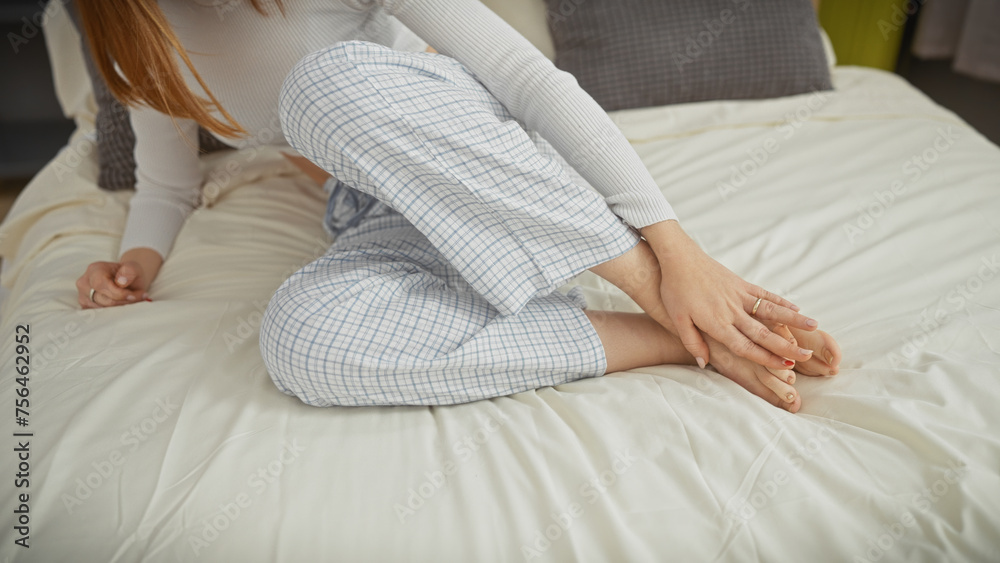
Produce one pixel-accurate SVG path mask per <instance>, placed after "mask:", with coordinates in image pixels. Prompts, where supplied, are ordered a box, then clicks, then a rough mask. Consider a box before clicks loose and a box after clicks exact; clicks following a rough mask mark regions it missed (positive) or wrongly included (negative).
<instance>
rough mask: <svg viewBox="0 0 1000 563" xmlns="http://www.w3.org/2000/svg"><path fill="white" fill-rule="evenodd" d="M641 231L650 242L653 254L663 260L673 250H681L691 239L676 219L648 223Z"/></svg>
mask: <svg viewBox="0 0 1000 563" xmlns="http://www.w3.org/2000/svg"><path fill="white" fill-rule="evenodd" d="M639 232H640V233H641V234H642V238H644V239H646V242H647V243H649V247H650V248H651V249H652V250H653V254H655V255H656V257H657V259H661V260H662V259H663V258H667V257H669V256H670V254H671V253H672V252H675V251H677V250H679V249H680V248H681V247H683V246H684V243H687V242H688V241H690V240H691V239H690V237H688V236H687V233H685V232H684V229H682V228H681V225H680V223H678V222H677V220H675V219H669V220H667V221H660V222H658V223H653V224H652V225H647V226H645V227H643V228H641V229H640V230H639Z"/></svg>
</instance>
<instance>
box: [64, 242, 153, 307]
mask: <svg viewBox="0 0 1000 563" xmlns="http://www.w3.org/2000/svg"><path fill="white" fill-rule="evenodd" d="M162 264H163V258H162V257H161V256H160V254H159V253H158V252H156V251H155V250H153V249H150V248H134V249H132V250H129V251H128V252H126V253H125V254H123V255H122V259H121V261H120V262H94V263H93V264H91V265H89V266H87V271H86V272H84V273H83V275H82V276H80V278H79V279H77V280H76V290H77V301H78V302H79V303H80V306H81V307H83V308H84V309H99V308H102V307H117V306H119V305H128V304H129V303H138V302H139V301H143V300H145V299H147V298H148V296H147V293H146V292H147V290H148V289H149V285H150V284H151V283H152V281H153V279H154V278H155V277H156V274H157V273H159V271H160V266H161V265H162ZM91 289H93V290H94V293H93V298H91V292H90V290H91Z"/></svg>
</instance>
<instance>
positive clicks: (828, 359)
mask: <svg viewBox="0 0 1000 563" xmlns="http://www.w3.org/2000/svg"><path fill="white" fill-rule="evenodd" d="M823 357H824V358H826V363H828V364H830V365H831V366H832V365H833V354H832V353H831V352H830V351H829V350H827V351H826V352H824V353H823Z"/></svg>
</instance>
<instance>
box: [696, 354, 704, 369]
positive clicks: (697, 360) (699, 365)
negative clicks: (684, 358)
mask: <svg viewBox="0 0 1000 563" xmlns="http://www.w3.org/2000/svg"><path fill="white" fill-rule="evenodd" d="M694 361H696V362H698V367H700V368H701V369H705V358H702V357H700V356H699V357H697V358H695V359H694Z"/></svg>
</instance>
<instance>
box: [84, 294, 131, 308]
mask: <svg viewBox="0 0 1000 563" xmlns="http://www.w3.org/2000/svg"><path fill="white" fill-rule="evenodd" d="M94 303H96V304H97V305H99V306H101V307H119V306H121V305H129V304H131V303H135V301H126V300H124V299H112V298H110V297H108V296H107V295H105V294H103V293H101V292H100V291H96V292H94Z"/></svg>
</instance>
